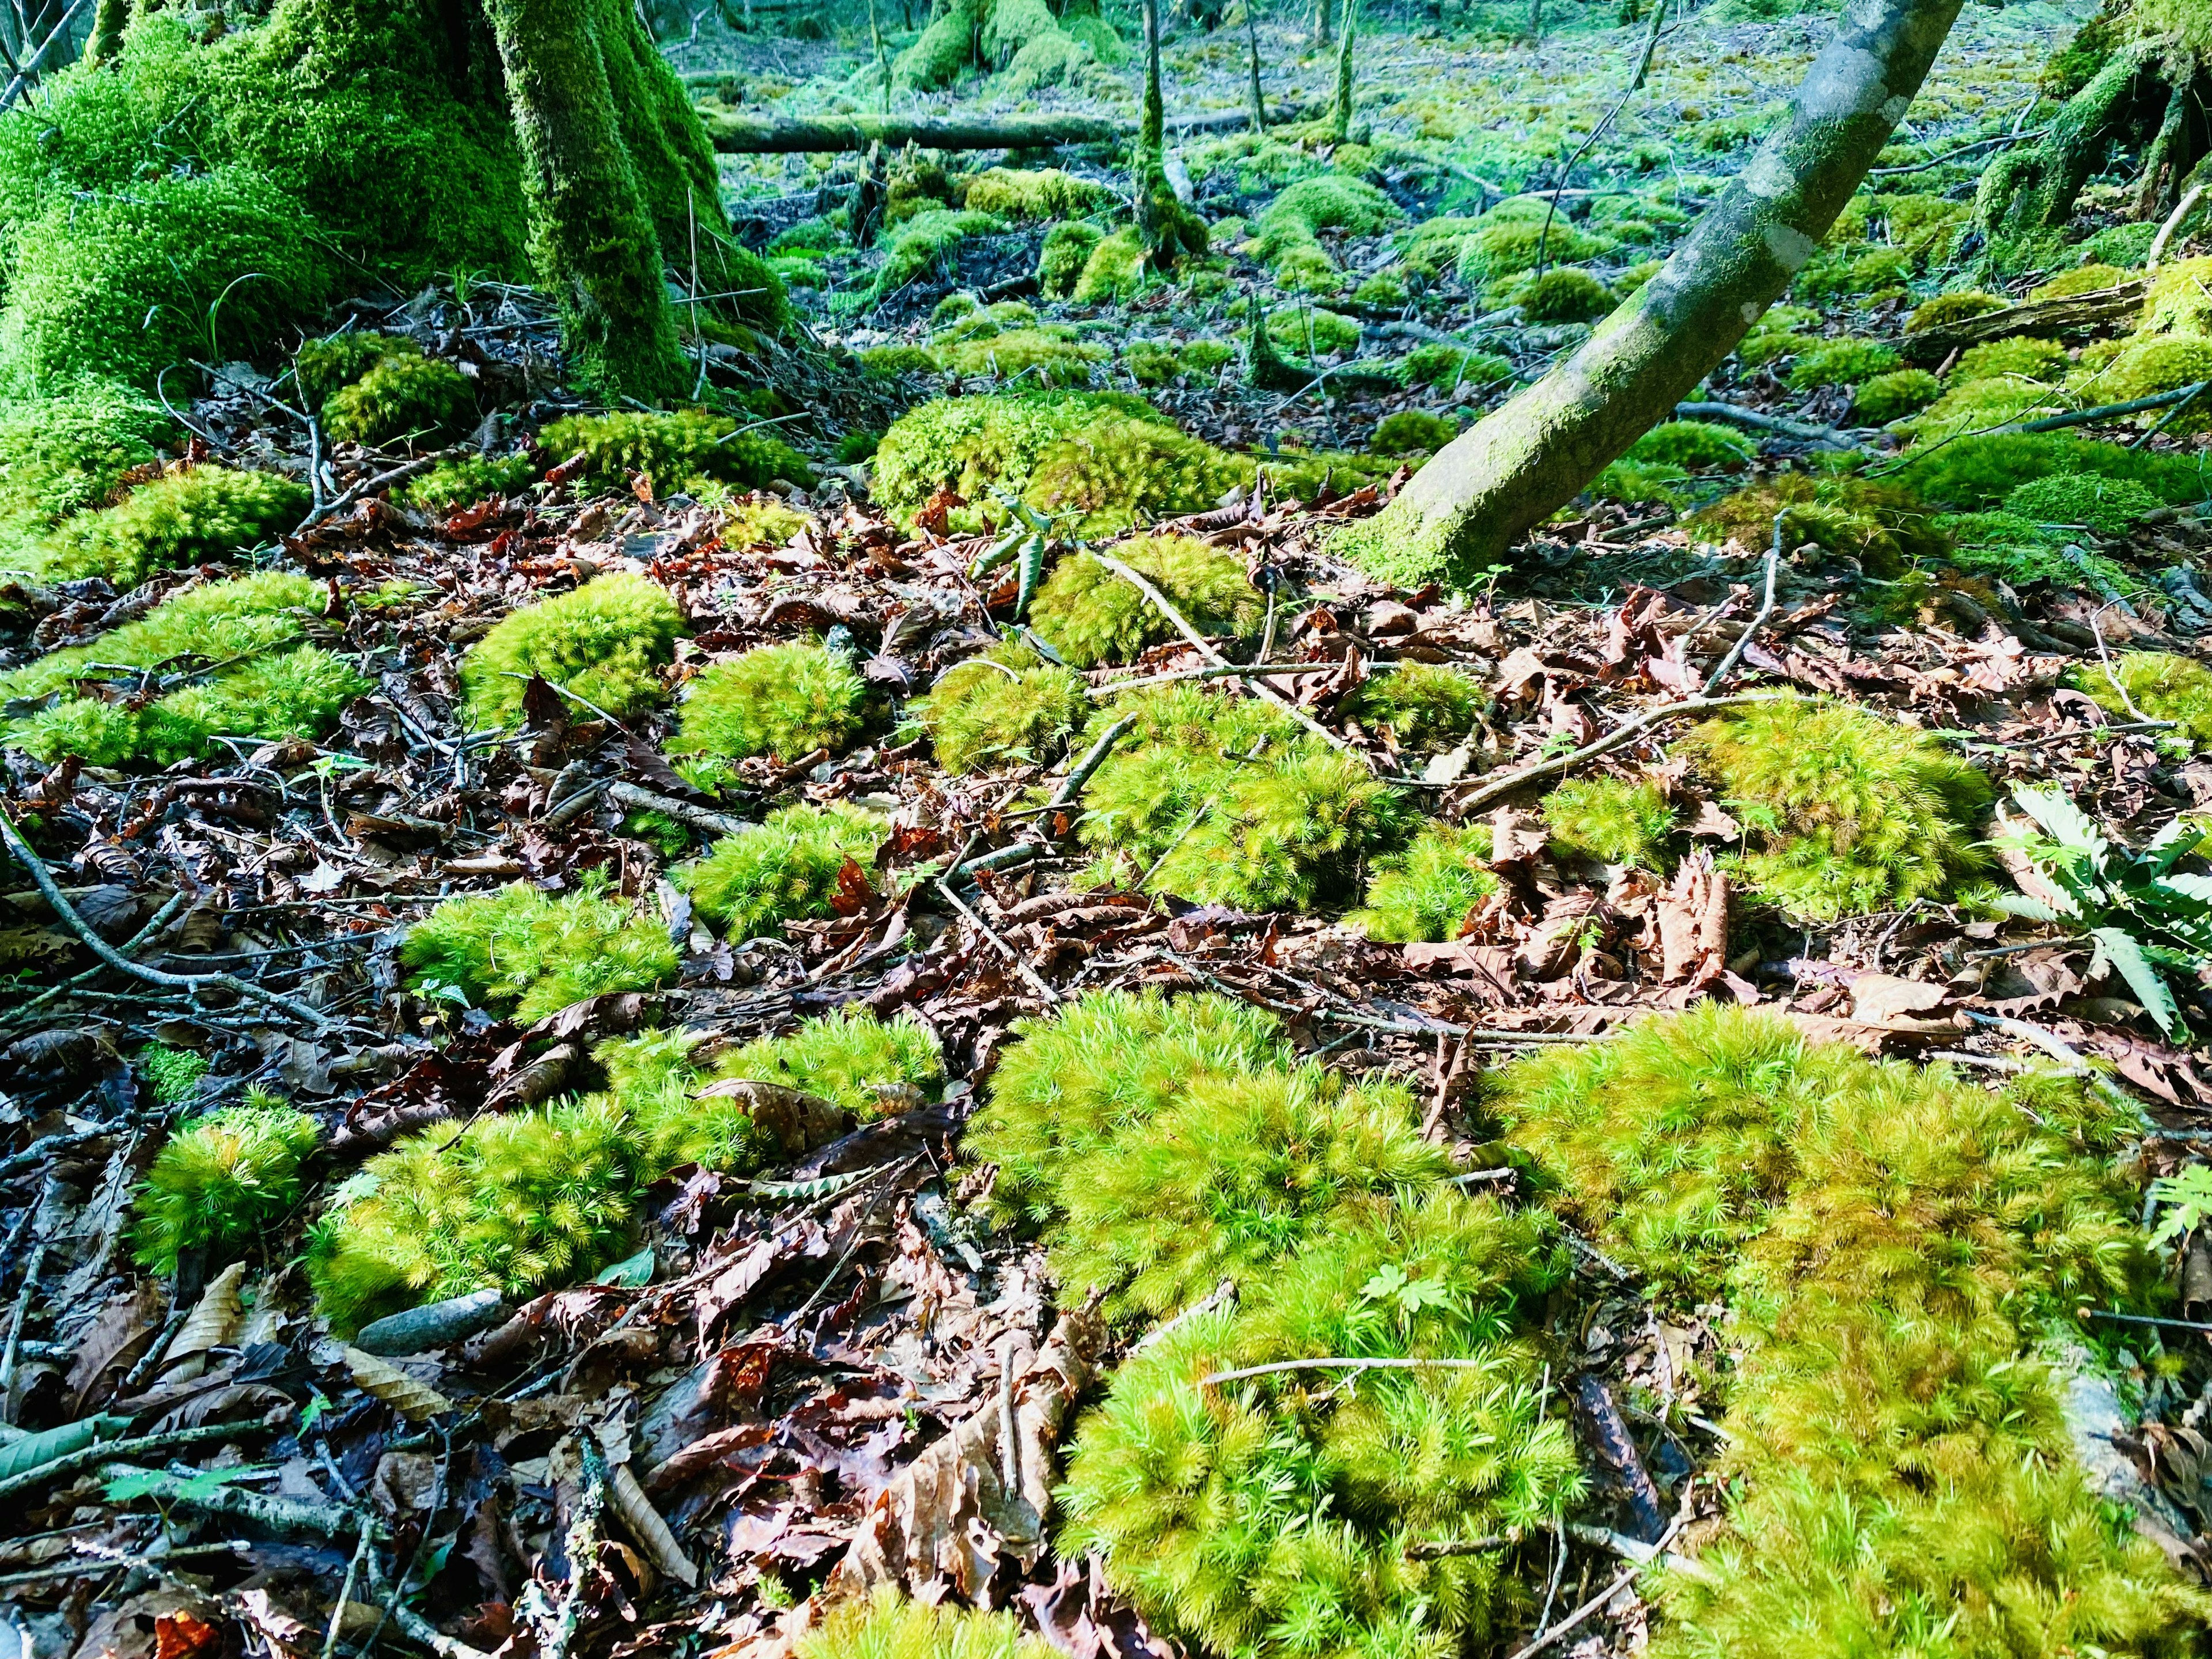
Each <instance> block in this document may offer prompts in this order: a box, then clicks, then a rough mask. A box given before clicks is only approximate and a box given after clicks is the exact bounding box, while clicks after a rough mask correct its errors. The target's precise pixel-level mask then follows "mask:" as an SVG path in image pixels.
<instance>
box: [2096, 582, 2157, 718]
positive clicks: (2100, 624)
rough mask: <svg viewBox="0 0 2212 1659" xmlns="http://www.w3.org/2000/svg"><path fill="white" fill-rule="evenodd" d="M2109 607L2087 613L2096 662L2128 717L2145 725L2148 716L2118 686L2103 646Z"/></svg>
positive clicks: (2110, 657)
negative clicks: (2095, 650)
mask: <svg viewBox="0 0 2212 1659" xmlns="http://www.w3.org/2000/svg"><path fill="white" fill-rule="evenodd" d="M2111 609H2112V607H2111V606H2110V605H2099V606H2098V607H2097V608H2096V609H2095V610H2094V611H2091V612H2090V613H2089V632H2090V634H2091V635H2092V636H2093V637H2094V639H2095V640H2096V641H2097V660H2098V661H2099V662H2100V663H2102V664H2104V665H2105V678H2106V679H2107V680H2109V681H2110V682H2111V683H2112V691H2113V693H2114V695H2115V696H2118V698H2119V700H2120V704H2121V706H2122V707H2123V708H2125V709H2126V710H2127V711H2128V714H2130V717H2132V718H2133V720H2135V722H2136V724H2137V725H2138V726H2141V725H2143V724H2145V723H2147V722H2148V720H2149V719H2150V716H2149V715H2148V714H2144V713H2143V711H2142V709H2140V708H2136V700H2135V699H2134V698H2133V697H2131V696H2129V695H2128V688H2127V687H2126V686H2124V685H2123V684H2120V675H2119V671H2118V669H2116V668H2114V667H2113V666H2112V652H2111V651H2110V650H2108V649H2107V648H2106V645H2105V629H2104V616H2105V612H2106V611H2109V610H2111Z"/></svg>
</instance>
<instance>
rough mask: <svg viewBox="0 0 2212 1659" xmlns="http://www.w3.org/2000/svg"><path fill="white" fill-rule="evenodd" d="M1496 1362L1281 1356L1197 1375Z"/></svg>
mask: <svg viewBox="0 0 2212 1659" xmlns="http://www.w3.org/2000/svg"><path fill="white" fill-rule="evenodd" d="M1493 1364H1494V1362H1493V1361H1491V1360H1487V1359H1398V1358H1388V1359H1386V1358H1379V1357H1378V1358H1342V1357H1340V1356H1335V1355H1332V1356H1330V1357H1329V1358H1326V1359H1278V1360H1276V1361H1275V1362H1274V1363H1273V1364H1267V1365H1240V1366H1238V1367H1237V1369H1236V1370H1233V1371H1209V1372H1208V1373H1206V1376H1201V1377H1200V1378H1199V1379H1198V1385H1199V1387H1200V1388H1201V1389H1210V1388H1212V1386H1213V1385H1214V1384H1215V1383H1238V1382H1242V1381H1243V1379H1244V1378H1246V1377H1248V1376H1274V1375H1275V1374H1276V1373H1277V1372H1279V1371H1326V1370H1356V1371H1480V1370H1490V1369H1491V1368H1492V1365H1493Z"/></svg>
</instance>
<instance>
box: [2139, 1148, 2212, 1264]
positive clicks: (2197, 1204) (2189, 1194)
mask: <svg viewBox="0 0 2212 1659" xmlns="http://www.w3.org/2000/svg"><path fill="white" fill-rule="evenodd" d="M2150 1195H2151V1197H2152V1198H2153V1199H2154V1200H2157V1202H2158V1203H2159V1204H2160V1206H2162V1207H2163V1208H2164V1209H2165V1211H2166V1217H2165V1219H2163V1220H2162V1221H2160V1223H2159V1224H2158V1231H2156V1232H2155V1233H2154V1234H2152V1235H2151V1237H2152V1238H2153V1239H2154V1241H2156V1242H2157V1243H2160V1244H2165V1243H2171V1242H2172V1240H2174V1239H2177V1238H2180V1237H2184V1236H2185V1235H2187V1234H2189V1233H2193V1232H2195V1231H2197V1229H2198V1228H2200V1227H2202V1226H2203V1225H2204V1224H2205V1223H2206V1222H2207V1221H2212V1164H2190V1165H2189V1166H2188V1167H2187V1168H2186V1169H2184V1170H2179V1172H2177V1173H2176V1174H2173V1175H2170V1176H2160V1177H2159V1179H2157V1180H2156V1181H2154V1182H2151V1183H2150Z"/></svg>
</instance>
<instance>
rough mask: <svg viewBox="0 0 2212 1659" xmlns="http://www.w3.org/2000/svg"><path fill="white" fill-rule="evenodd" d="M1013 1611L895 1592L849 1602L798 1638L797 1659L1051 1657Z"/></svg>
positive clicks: (1047, 1646) (1050, 1650)
mask: <svg viewBox="0 0 2212 1659" xmlns="http://www.w3.org/2000/svg"><path fill="white" fill-rule="evenodd" d="M1056 1651H1057V1650H1056V1649H1054V1647H1053V1646H1052V1644H1050V1643H1048V1642H1046V1641H1044V1640H1043V1639H1042V1638H1038V1637H1035V1636H1029V1635H1025V1634H1024V1632H1023V1631H1022V1627H1021V1624H1020V1622H1019V1621H1018V1620H1016V1619H1015V1617H1014V1616H1013V1615H1012V1613H1005V1612H1000V1613H983V1612H980V1611H978V1610H977V1609H975V1608H974V1607H960V1606H958V1605H957V1604H956V1603H952V1602H941V1603H939V1605H937V1606H935V1607H930V1606H927V1605H926V1604H924V1603H922V1602H920V1601H908V1600H907V1599H906V1598H905V1597H904V1596H903V1595H900V1594H899V1593H898V1591H897V1590H896V1589H882V1590H879V1591H878V1592H877V1593H876V1594H875V1595H872V1596H869V1597H867V1598H866V1599H865V1600H854V1601H847V1602H845V1603H844V1604H842V1606H840V1607H836V1608H835V1609H833V1610H832V1611H831V1612H830V1613H829V1617H828V1618H826V1619H824V1620H823V1621H822V1622H821V1623H820V1624H819V1625H817V1626H815V1627H814V1628H813V1629H812V1630H811V1631H809V1632H807V1633H806V1634H805V1635H804V1636H802V1637H800V1638H799V1644H798V1646H797V1649H796V1652H797V1655H798V1659H1053V1655H1054V1653H1055V1652H1056Z"/></svg>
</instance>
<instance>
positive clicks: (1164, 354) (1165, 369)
mask: <svg viewBox="0 0 2212 1659" xmlns="http://www.w3.org/2000/svg"><path fill="white" fill-rule="evenodd" d="M1121 366H1122V367H1123V368H1126V369H1127V370H1128V371H1129V377H1130V379H1132V380H1134V381H1136V383H1137V384H1138V385H1139V386H1165V385H1167V384H1168V383H1169V382H1170V380H1174V379H1175V378H1176V376H1177V375H1178V374H1182V352H1181V351H1179V350H1178V349H1176V345H1175V343H1174V342H1172V341H1170V340H1132V341H1130V342H1129V343H1128V344H1127V345H1126V346H1124V347H1122V348H1121Z"/></svg>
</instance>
